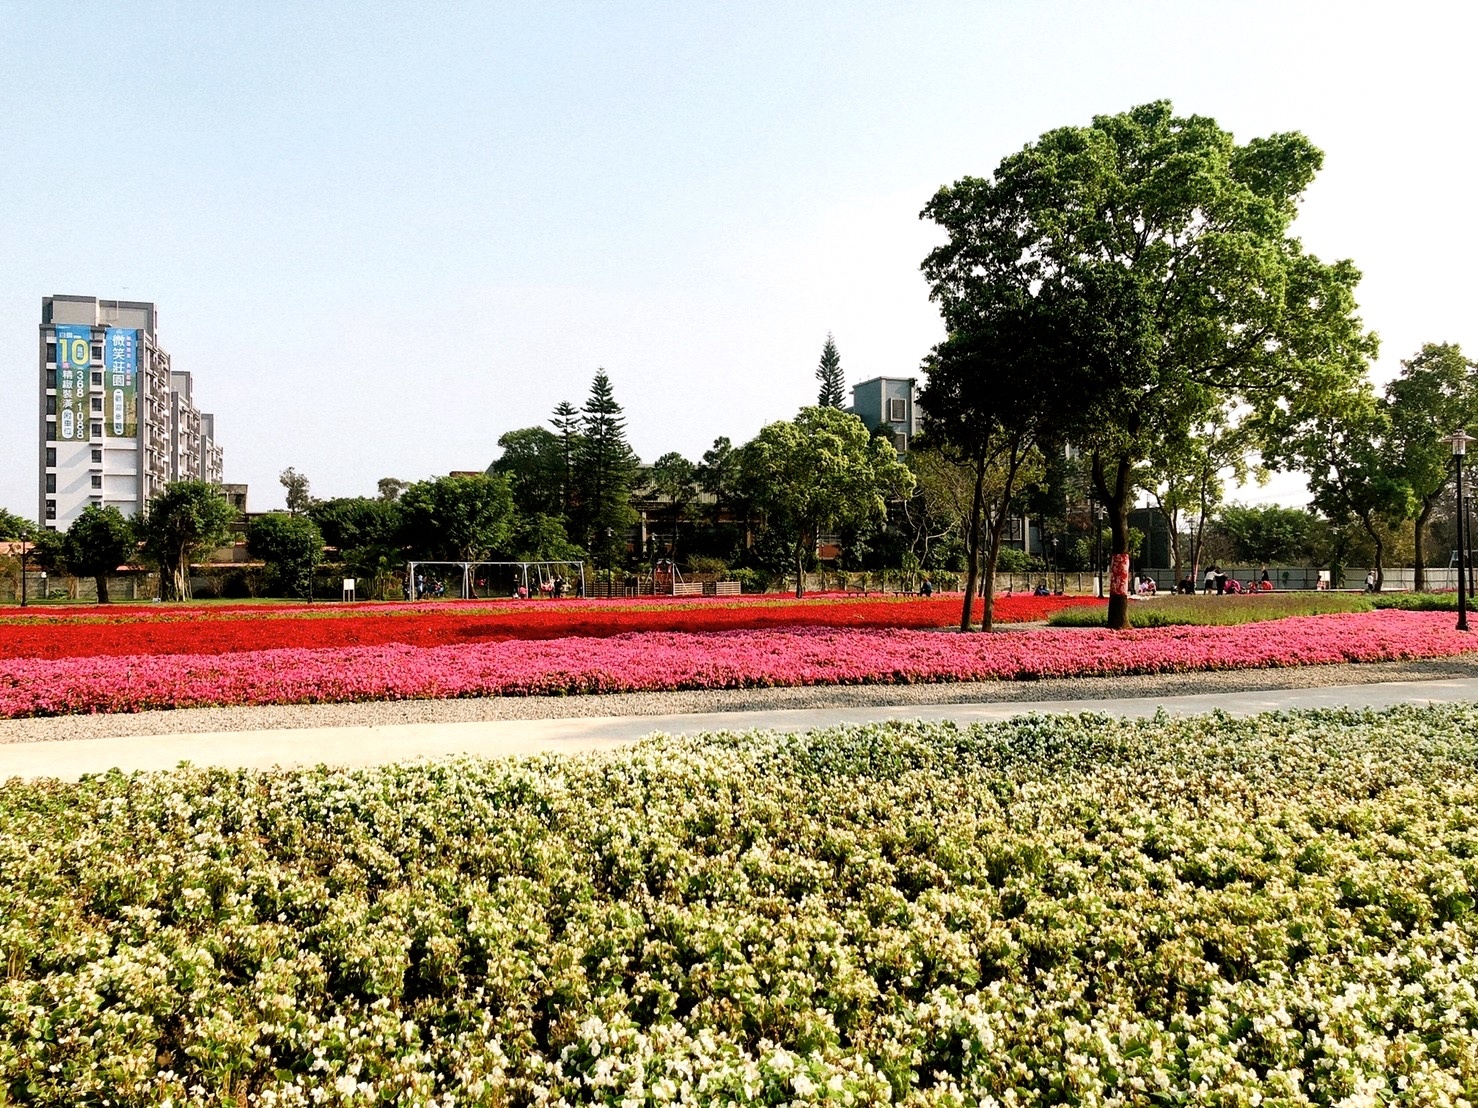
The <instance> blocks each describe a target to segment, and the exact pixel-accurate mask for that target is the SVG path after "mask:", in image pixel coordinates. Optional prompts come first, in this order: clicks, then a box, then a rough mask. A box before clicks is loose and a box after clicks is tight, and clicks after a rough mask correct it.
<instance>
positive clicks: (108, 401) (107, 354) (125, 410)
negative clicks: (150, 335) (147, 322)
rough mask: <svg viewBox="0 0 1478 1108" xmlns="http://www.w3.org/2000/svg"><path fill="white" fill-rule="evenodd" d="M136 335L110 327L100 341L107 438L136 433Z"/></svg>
mask: <svg viewBox="0 0 1478 1108" xmlns="http://www.w3.org/2000/svg"><path fill="white" fill-rule="evenodd" d="M138 335H139V333H138V332H137V331H135V330H133V329H132V328H127V327H109V328H108V333H107V336H106V337H105V338H104V339H103V424H104V428H105V432H104V433H105V434H107V435H108V437H109V438H115V439H131V438H134V437H135V436H137V435H138V433H139V390H138V377H139V345H138Z"/></svg>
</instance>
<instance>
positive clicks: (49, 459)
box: [46, 446, 56, 466]
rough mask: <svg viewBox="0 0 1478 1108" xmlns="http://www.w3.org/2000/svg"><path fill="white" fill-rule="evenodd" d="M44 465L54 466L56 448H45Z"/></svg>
mask: <svg viewBox="0 0 1478 1108" xmlns="http://www.w3.org/2000/svg"><path fill="white" fill-rule="evenodd" d="M46 464H47V465H49V466H54V465H56V447H54V446H48V447H47V448H46Z"/></svg>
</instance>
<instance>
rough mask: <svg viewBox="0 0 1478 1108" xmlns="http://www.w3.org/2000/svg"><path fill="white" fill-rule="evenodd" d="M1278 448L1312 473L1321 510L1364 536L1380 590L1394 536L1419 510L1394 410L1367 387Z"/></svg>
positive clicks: (1314, 416)
mask: <svg viewBox="0 0 1478 1108" xmlns="http://www.w3.org/2000/svg"><path fill="white" fill-rule="evenodd" d="M1278 450H1279V452H1280V456H1281V457H1282V458H1283V459H1285V462H1286V461H1292V462H1293V463H1294V464H1296V465H1298V466H1299V467H1300V468H1302V469H1303V470H1304V471H1305V472H1306V473H1307V474H1308V480H1309V498H1310V503H1311V504H1312V505H1313V506H1314V507H1315V508H1316V509H1318V510H1319V511H1320V512H1322V513H1323V514H1324V515H1325V516H1326V517H1327V518H1328V519H1329V521H1330V522H1331V523H1332V524H1334V525H1336V526H1340V525H1344V524H1351V523H1353V524H1356V525H1358V526H1359V528H1360V530H1361V531H1363V532H1364V534H1365V536H1366V537H1367V538H1368V539H1369V542H1370V545H1371V551H1372V556H1373V563H1374V564H1373V567H1372V568H1373V569H1374V570H1375V587H1376V589H1377V590H1379V589H1380V588H1381V587H1382V586H1383V585H1384V583H1385V552H1386V547H1387V545H1388V543H1389V540H1390V534H1389V532H1390V530H1391V529H1393V528H1395V527H1398V526H1400V525H1401V524H1402V523H1403V522H1404V521H1406V520H1408V519H1410V518H1411V517H1412V515H1413V514H1414V511H1415V497H1414V496H1413V495H1412V490H1411V485H1410V484H1409V483H1408V482H1407V480H1406V474H1405V472H1404V469H1403V466H1402V464H1401V459H1400V458H1399V457H1398V456H1397V455H1396V454H1395V453H1394V451H1393V450H1392V444H1391V413H1390V409H1389V408H1388V407H1387V406H1386V405H1384V404H1380V403H1378V402H1377V401H1376V399H1375V397H1374V395H1373V394H1372V393H1371V392H1370V390H1369V388H1368V387H1366V388H1362V389H1358V390H1354V391H1352V392H1351V393H1350V394H1349V396H1348V397H1347V398H1345V399H1343V400H1341V401H1340V402H1338V403H1330V404H1327V405H1325V406H1324V407H1323V408H1322V409H1321V410H1319V411H1318V412H1315V413H1311V414H1309V415H1307V416H1306V417H1305V418H1304V419H1303V420H1302V421H1300V422H1299V424H1298V426H1297V428H1296V433H1293V434H1290V435H1289V436H1288V437H1287V438H1286V439H1285V440H1284V441H1283V442H1282V443H1280V444H1279V446H1278Z"/></svg>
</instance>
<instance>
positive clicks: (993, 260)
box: [923, 101, 1375, 627]
mask: <svg viewBox="0 0 1478 1108" xmlns="http://www.w3.org/2000/svg"><path fill="white" fill-rule="evenodd" d="M1321 161H1322V155H1321V154H1320V152H1319V151H1318V150H1317V149H1316V148H1315V147H1314V146H1313V145H1312V144H1311V143H1310V142H1309V141H1308V140H1307V139H1306V138H1304V137H1303V136H1302V135H1299V134H1296V133H1289V134H1278V135H1272V136H1270V137H1268V138H1260V139H1253V140H1251V141H1250V142H1247V143H1245V144H1238V143H1237V142H1236V141H1235V140H1234V139H1233V137H1232V135H1231V134H1229V133H1228V132H1226V131H1224V130H1222V129H1221V128H1220V127H1219V126H1217V124H1216V123H1215V121H1214V120H1211V119H1208V118H1205V117H1201V116H1184V117H1182V116H1176V115H1175V114H1174V112H1173V110H1172V108H1171V106H1170V104H1169V103H1167V102H1164V101H1160V102H1156V103H1151V104H1146V105H1143V106H1141V107H1137V108H1134V109H1132V110H1130V111H1128V112H1125V113H1122V114H1120V115H1113V116H1099V117H1096V118H1095V119H1094V120H1093V121H1092V123H1091V124H1090V125H1089V126H1086V127H1063V128H1059V129H1057V130H1054V131H1049V132H1048V133H1047V134H1044V135H1043V136H1041V138H1039V139H1038V140H1037V141H1036V142H1035V143H1033V144H1031V145H1029V146H1027V147H1026V148H1025V149H1023V150H1021V151H1020V152H1018V153H1015V154H1012V155H1010V156H1008V157H1007V158H1005V159H1004V160H1003V161H1002V162H1001V163H1000V165H999V166H997V168H996V170H995V173H994V174H993V175H992V177H990V178H988V179H983V178H975V177H967V178H964V179H962V180H960V181H957V182H956V183H955V184H953V185H950V186H947V187H945V188H943V189H941V190H940V191H939V192H938V193H937V194H936V195H935V196H934V198H933V199H932V200H930V202H929V204H928V205H927V206H926V207H925V209H924V212H923V216H924V217H925V218H927V219H931V220H933V221H934V222H935V223H937V224H939V226H940V227H941V228H942V229H943V230H944V231H945V232H946V235H947V241H946V242H945V243H944V244H943V245H941V246H939V247H938V248H936V249H935V250H934V251H932V252H931V253H930V254H929V256H928V257H927V258H926V259H925V261H924V263H923V270H924V273H925V276H926V277H927V278H928V280H929V282H930V287H931V296H932V297H933V298H934V299H935V300H936V301H937V302H938V303H939V305H940V309H941V312H942V313H943V315H944V319H945V325H946V330H947V331H948V332H949V333H950V334H951V335H954V334H956V333H971V332H974V331H977V330H979V329H980V327H981V326H982V325H988V324H989V323H990V321H991V320H992V319H993V318H997V317H999V316H1000V314H1001V313H1002V312H1003V311H1011V312H1020V313H1022V314H1024V315H1026V316H1028V317H1032V316H1037V317H1039V326H1038V327H1037V331H1038V334H1039V335H1040V337H1041V339H1042V341H1041V342H1040V343H1038V344H1037V354H1036V358H1037V364H1036V370H1035V373H1034V376H1033V380H1034V381H1035V383H1036V387H1037V389H1038V392H1039V395H1040V397H1041V400H1042V403H1043V404H1051V405H1053V406H1055V407H1056V408H1057V409H1058V413H1057V414H1058V417H1059V418H1060V419H1061V421H1062V430H1063V431H1064V433H1065V434H1066V436H1067V437H1068V438H1069V439H1070V441H1072V442H1073V443H1075V444H1076V445H1077V446H1078V447H1079V448H1080V449H1081V450H1083V451H1084V452H1085V454H1087V456H1088V457H1089V460H1090V470H1091V474H1092V481H1093V485H1094V486H1095V489H1096V491H1097V493H1098V496H1099V498H1100V500H1101V501H1102V502H1103V503H1104V504H1105V506H1106V508H1107V509H1108V515H1109V525H1110V532H1111V536H1112V553H1113V566H1114V572H1113V573H1112V574H1111V582H1112V585H1113V595H1112V597H1111V600H1110V608H1109V622H1110V625H1111V626H1115V627H1127V626H1128V604H1127V587H1126V586H1127V574H1128V553H1129V526H1128V511H1129V508H1130V507H1131V506H1132V500H1133V491H1134V488H1135V484H1136V477H1135V470H1136V467H1138V466H1139V465H1141V464H1142V463H1143V462H1144V460H1145V459H1146V458H1148V457H1150V456H1151V454H1152V453H1153V452H1154V451H1155V450H1156V449H1160V448H1162V447H1163V444H1165V443H1173V442H1175V441H1177V440H1182V439H1185V438H1186V437H1188V436H1189V435H1191V434H1192V431H1193V429H1194V428H1195V427H1197V426H1198V425H1201V424H1203V423H1204V422H1205V420H1206V418H1207V416H1208V414H1209V413H1211V412H1213V411H1214V410H1216V409H1217V408H1220V407H1224V406H1226V405H1230V404H1241V405H1244V406H1246V407H1247V408H1248V409H1250V410H1251V411H1252V412H1254V413H1255V414H1256V415H1257V416H1258V417H1259V418H1260V420H1261V421H1262V425H1263V426H1267V427H1272V426H1273V425H1274V423H1275V422H1276V421H1279V420H1285V419H1286V418H1287V417H1288V415H1289V413H1290V412H1293V413H1296V412H1298V411H1300V410H1302V408H1303V406H1304V403H1305V398H1307V397H1311V396H1313V397H1317V396H1318V395H1320V394H1322V393H1327V392H1329V391H1338V390H1343V389H1347V388H1349V387H1350V384H1351V382H1352V381H1354V380H1356V379H1358V378H1359V377H1360V376H1361V375H1362V374H1363V371H1364V368H1365V364H1366V361H1367V359H1368V358H1369V357H1370V355H1371V354H1372V353H1373V352H1374V350H1375V339H1374V336H1373V335H1371V334H1369V333H1368V332H1366V331H1365V330H1364V328H1363V326H1362V325H1361V323H1360V321H1359V319H1358V318H1357V317H1356V315H1355V302H1354V287H1355V284H1356V282H1357V280H1358V278H1359V274H1358V272H1357V270H1356V269H1355V267H1354V265H1353V264H1351V263H1350V262H1348V261H1339V262H1334V263H1331V264H1325V263H1323V262H1321V261H1320V260H1319V259H1318V258H1316V257H1314V256H1312V255H1310V254H1308V253H1307V252H1305V251H1304V249H1303V247H1302V245H1301V244H1300V243H1299V241H1298V240H1297V239H1296V238H1294V237H1292V235H1291V234H1290V233H1289V228H1290V224H1291V223H1292V221H1293V218H1294V216H1295V214H1296V211H1297V205H1298V201H1299V198H1300V197H1301V196H1302V194H1303V192H1304V190H1305V189H1306V188H1307V187H1308V185H1309V183H1310V182H1311V181H1312V180H1313V177H1314V174H1315V173H1316V171H1317V170H1318V168H1319V165H1320V163H1321Z"/></svg>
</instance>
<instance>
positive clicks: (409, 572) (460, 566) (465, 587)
mask: <svg viewBox="0 0 1478 1108" xmlns="http://www.w3.org/2000/svg"><path fill="white" fill-rule="evenodd" d="M432 566H434V567H452V568H454V569H457V570H460V571H461V574H462V591H461V595H460V597H459V599H462V600H473V599H476V597H475V596H474V594H473V591H472V586H473V581H474V580H476V578H475V576H474V573H473V571H474V570H477V569H480V568H483V567H502V568H507V567H510V566H511V567H513V568H515V569H516V570H517V571H518V577H519V579H520V580H522V582H523V586H522V587H523V595H524V596H527V597H532V596H534V595H535V594H534V593H533V592H530V591H529V571H530V570H533V571H534V575H535V577H534V579H535V581H536V582H537V583H538V584H541V585H542V584H543V583H544V580H545V578H546V572H547V576H548V577H549V578H550V579H552V578H553V577H554V572H553V571H555V570H571V569H573V570H574V571H576V572H577V573H579V575H580V591H579V592H578V593H577V594H576V595H577V596H584V595H585V563H584V562H449V561H416V562H406V564H405V595H406V598H407V599H409V600H419V599H421V598H420V597H418V596H417V595H416V578H417V577H418V576H419V575H420V570H421V569H422V567H432Z"/></svg>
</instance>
